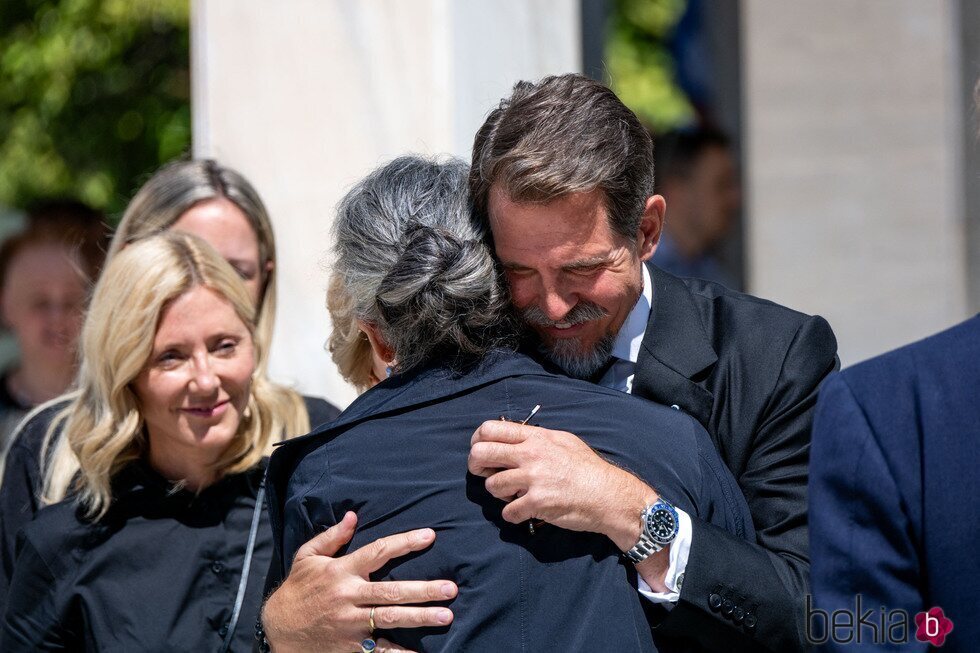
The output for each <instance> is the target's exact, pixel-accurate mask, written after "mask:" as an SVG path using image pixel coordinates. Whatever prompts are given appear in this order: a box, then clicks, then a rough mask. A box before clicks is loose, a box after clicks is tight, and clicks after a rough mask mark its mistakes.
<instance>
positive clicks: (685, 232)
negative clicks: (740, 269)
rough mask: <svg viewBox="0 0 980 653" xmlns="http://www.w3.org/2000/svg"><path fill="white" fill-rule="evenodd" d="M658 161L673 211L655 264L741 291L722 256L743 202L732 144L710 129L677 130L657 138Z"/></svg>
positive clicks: (660, 189) (662, 190)
mask: <svg viewBox="0 0 980 653" xmlns="http://www.w3.org/2000/svg"><path fill="white" fill-rule="evenodd" d="M654 158H655V162H656V178H657V183H656V190H657V193H658V194H660V195H663V198H664V201H665V202H666V203H667V206H669V207H670V217H669V219H668V220H666V221H665V224H664V228H663V235H662V236H661V238H660V245H659V247H657V253H656V255H655V256H654V257H653V262H654V264H656V265H657V267H659V268H660V269H662V270H666V271H667V272H670V273H671V274H673V275H674V276H678V277H693V278H696V279H706V280H708V281H714V282H716V283H720V284H722V285H723V286H727V287H728V288H734V289H738V280H737V279H736V278H735V277H734V275H732V273H731V272H730V271H729V270H727V269H726V268H725V266H724V264H723V263H722V261H721V259H720V258H719V256H718V252H717V250H718V247H719V246H720V245H721V244H722V242H723V241H724V239H725V237H726V236H728V235H729V234H730V233H731V232H732V228H733V227H734V226H735V220H736V218H737V217H738V211H739V208H740V206H741V201H742V200H741V191H740V189H739V181H738V170H737V167H736V165H735V157H734V156H733V154H732V145H731V141H730V140H729V138H728V137H727V136H726V135H725V134H723V133H721V132H720V131H718V130H715V129H711V128H708V127H698V128H695V129H687V130H677V131H673V132H668V133H666V134H664V135H662V136H660V137H659V138H657V147H656V149H655V157H654Z"/></svg>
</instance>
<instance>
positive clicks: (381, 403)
mask: <svg viewBox="0 0 980 653" xmlns="http://www.w3.org/2000/svg"><path fill="white" fill-rule="evenodd" d="M467 172H468V168H467V166H466V165H465V164H463V163H461V162H457V161H452V160H450V161H447V162H444V163H438V162H433V161H429V160H425V159H421V158H417V157H403V158H399V159H396V160H394V161H392V162H391V163H389V164H387V165H384V166H382V167H381V168H379V169H377V170H376V171H374V172H372V173H371V174H370V175H368V176H367V177H366V178H365V179H364V180H363V181H361V182H360V183H358V184H357V185H356V186H355V187H354V188H353V189H352V190H351V191H350V192H349V193H348V194H347V196H346V197H345V198H344V199H343V200H342V201H341V203H340V207H339V209H338V215H337V218H336V221H335V223H334V235H335V246H334V253H335V260H336V263H335V264H334V268H333V271H332V273H333V275H334V276H335V278H339V284H340V285H341V287H342V290H341V292H345V293H346V294H347V295H348V297H349V304H350V305H351V306H352V308H353V311H352V313H353V316H354V318H355V320H356V323H357V325H358V328H359V329H360V330H361V331H363V332H364V333H365V334H366V338H367V340H368V343H369V346H370V348H371V351H372V353H373V359H374V360H376V361H378V363H379V364H376V365H374V366H373V374H374V377H375V378H386V377H387V378H386V380H384V381H382V382H381V383H380V384H378V385H375V386H374V387H373V388H372V389H371V390H369V391H368V392H367V393H366V394H363V395H362V396H361V397H360V398H359V399H358V400H357V401H356V402H355V403H354V404H353V405H352V406H350V407H349V408H348V409H347V410H346V411H345V412H344V413H343V414H342V415H341V417H340V418H339V419H338V420H336V421H335V422H333V423H331V424H329V425H326V426H324V427H322V428H321V429H319V430H317V431H315V432H314V433H313V434H311V435H309V436H306V437H304V438H299V439H297V440H294V441H292V442H290V443H285V444H284V446H282V447H280V448H278V450H277V451H276V452H275V454H274V455H273V457H272V461H271V463H270V466H269V474H268V493H269V506H270V517H271V521H272V527H273V538H274V543H275V553H274V561H273V564H274V566H275V565H278V569H275V568H274V570H273V571H272V572H270V582H271V583H272V584H275V582H276V580H277V579H276V577H277V576H281V575H282V571H283V570H288V569H289V568H290V566H291V563H292V561H293V559H294V555H296V552H297V550H298V549H299V548H300V547H301V546H303V545H304V543H306V542H307V540H309V539H310V538H311V537H313V536H314V535H316V534H318V533H320V532H321V531H322V530H323V529H324V528H325V527H335V530H334V531H333V532H328V533H326V534H323V535H321V537H320V540H321V541H324V542H330V541H333V540H334V539H335V537H336V532H337V530H340V531H344V530H348V531H349V530H350V529H352V528H353V526H354V524H355V518H354V515H353V514H350V512H349V511H354V510H356V511H357V519H356V521H357V523H359V525H360V526H359V528H358V531H357V534H356V536H355V537H354V539H353V541H352V543H351V547H350V549H349V551H351V552H352V553H351V554H350V556H349V558H350V560H351V561H352V562H354V561H360V562H362V563H363V564H364V565H365V566H364V567H363V568H362V572H363V573H364V576H365V581H366V577H367V576H368V574H369V573H370V572H372V571H374V572H375V573H374V574H373V575H372V576H371V577H372V578H374V579H375V580H380V581H388V580H392V579H399V578H429V577H434V576H438V575H442V574H449V575H451V576H452V577H453V578H454V579H455V580H457V581H458V585H459V591H458V595H457V594H456V589H455V585H454V584H452V583H445V584H444V587H442V588H433V589H435V590H436V591H435V592H434V593H433V595H432V598H433V599H438V600H440V601H441V603H442V604H443V605H445V604H446V603H447V602H448V601H447V599H448V598H450V597H453V600H452V601H451V605H452V607H453V610H454V611H455V612H456V613H457V614H458V615H459V617H458V619H456V620H452V611H450V610H448V609H445V608H442V609H440V608H433V611H434V612H435V613H436V614H437V616H439V615H441V616H442V617H443V618H444V624H445V625H444V626H443V627H442V628H433V629H425V630H420V629H415V628H400V626H404V625H412V623H413V622H411V621H409V622H408V623H407V624H405V623H398V622H391V621H389V620H388V619H387V616H388V612H387V607H386V605H385V601H384V599H383V598H380V597H381V596H383V595H384V594H383V592H382V593H381V594H380V595H379V600H378V601H376V603H375V604H373V605H365V606H361V607H360V608H359V609H358V610H356V611H353V613H352V615H351V616H352V617H354V618H357V619H359V621H360V622H361V623H362V624H364V625H365V626H366V627H368V629H367V630H365V636H369V635H371V634H372V633H371V632H369V631H370V628H369V626H370V624H371V623H372V622H373V623H375V625H377V626H378V628H379V629H383V632H385V633H386V634H387V637H388V639H390V640H393V641H394V642H396V643H397V644H398V645H402V646H410V647H412V648H416V649H419V650H427V651H436V650H445V651H460V650H466V651H488V652H490V651H501V650H503V651H511V650H519V649H521V648H522V647H526V648H528V649H530V650H540V649H545V648H553V649H555V650H560V651H592V650H603V649H608V650H616V651H627V650H628V651H655V650H656V648H655V645H654V636H653V633H652V632H651V630H650V629H649V628H646V617H645V615H644V612H643V606H642V603H641V601H642V599H641V598H640V596H639V595H638V594H637V593H636V591H635V590H634V589H633V586H632V584H631V582H630V580H629V578H630V574H631V573H632V572H633V566H632V565H631V564H628V563H627V562H626V561H624V560H623V558H622V555H621V554H622V553H623V552H625V551H628V550H629V549H630V548H631V546H632V544H633V543H634V541H635V540H636V538H637V533H636V532H635V531H636V530H637V528H636V527H637V525H636V524H630V525H629V526H630V527H629V528H627V529H625V530H624V532H622V533H607V534H605V535H608V537H606V536H605V535H600V534H596V533H590V532H587V531H589V530H591V528H592V524H591V523H589V522H587V521H584V520H582V519H580V518H577V517H575V516H569V517H567V518H565V519H562V520H559V521H558V522H557V523H556V524H555V525H554V526H550V527H545V526H541V527H540V528H541V530H540V532H538V531H535V530H533V529H529V528H528V526H527V525H526V524H524V523H519V524H518V525H517V526H514V525H512V524H510V523H508V521H507V519H506V516H507V515H508V513H509V511H511V510H519V507H518V506H519V503H520V499H517V500H516V501H514V502H511V503H510V504H509V505H508V504H507V503H505V502H503V501H501V500H500V499H499V498H498V497H501V496H502V497H508V498H512V494H513V492H511V491H510V490H509V486H510V484H514V483H516V484H517V485H518V486H519V485H520V484H521V483H523V480H522V479H521V478H520V477H519V476H518V475H515V476H514V477H512V478H510V479H508V478H507V475H506V474H501V475H496V476H495V477H494V478H493V481H492V492H493V494H491V492H490V491H487V489H485V488H483V487H481V486H482V483H481V482H480V479H479V478H478V477H477V476H472V475H468V474H466V468H467V459H468V457H469V452H470V439H471V436H472V432H473V431H472V429H473V426H472V424H473V420H474V419H479V418H480V417H481V416H482V418H484V419H490V418H497V419H499V416H500V415H504V416H506V417H507V418H508V419H509V420H512V421H517V420H521V419H524V418H526V417H527V412H528V411H529V409H530V408H531V406H532V405H533V404H535V403H539V404H540V405H541V406H542V407H541V410H540V412H538V413H537V414H536V416H535V418H534V421H535V422H536V423H540V424H548V425H550V426H552V427H555V428H569V427H571V426H572V425H574V426H575V427H576V428H578V429H579V431H580V432H581V433H582V435H583V440H584V442H583V443H580V444H581V446H582V447H583V448H584V449H589V450H590V451H594V452H595V453H591V455H593V456H596V457H598V456H601V457H603V458H604V459H606V460H608V461H610V462H612V463H614V464H616V465H619V467H620V468H621V471H620V479H619V480H620V482H621V483H622V484H623V485H625V486H629V485H631V484H636V485H641V486H642V485H643V482H642V481H640V480H639V479H638V478H637V477H636V476H639V477H642V478H657V479H658V485H657V489H658V492H659V494H660V495H661V496H662V497H665V498H667V497H669V501H670V502H671V505H672V506H674V505H676V506H682V507H683V508H684V510H686V511H688V512H689V513H690V514H693V515H700V516H702V517H703V518H704V519H706V520H708V521H710V522H711V523H713V524H715V525H717V526H718V527H720V528H723V529H725V530H726V531H727V532H730V533H732V534H733V535H734V536H736V537H752V536H753V533H752V527H751V521H752V518H751V515H750V514H749V512H748V507H747V505H746V504H745V500H744V498H743V497H742V496H741V493H740V492H739V490H738V486H737V485H736V484H735V480H734V478H733V477H732V475H731V473H730V472H729V471H728V470H727V469H726V468H725V466H724V464H723V463H722V462H721V459H720V457H719V456H718V454H717V452H716V451H715V449H714V446H713V445H712V444H711V440H710V438H709V437H708V434H707V433H706V432H705V431H704V429H703V428H702V427H701V426H700V425H699V424H698V423H697V422H696V421H695V420H694V419H692V418H691V417H690V416H688V415H684V414H683V413H679V412H677V411H674V410H671V409H670V408H669V407H667V406H657V405H654V404H652V403H650V402H645V401H641V400H639V399H634V398H631V397H629V396H628V395H625V394H623V393H619V392H616V391H615V390H607V389H602V388H598V387H596V386H594V385H592V384H589V383H587V382H584V381H579V380H574V379H569V378H568V377H566V376H564V375H561V374H558V373H554V372H548V371H547V370H546V369H545V368H544V367H542V366H541V365H540V364H538V363H536V362H534V361H533V360H531V359H530V358H528V357H527V356H525V355H523V354H520V353H518V352H517V351H516V350H515V345H516V341H517V330H516V328H515V325H514V320H513V318H512V310H511V308H510V306H509V301H508V297H507V294H506V291H505V290H504V288H503V279H502V274H501V273H500V271H499V269H497V267H496V265H495V263H494V260H493V257H492V254H491V252H490V249H489V247H488V246H487V245H486V244H485V243H484V242H483V239H482V233H481V230H480V229H478V228H476V227H475V226H474V225H473V222H472V216H471V212H470V203H469V192H468V189H467ZM644 246H645V247H648V246H649V243H646V244H645V245H644ZM336 300H337V297H336V296H334V297H331V302H330V306H331V307H333V308H334V309H336V308H337V305H338V302H337V301H336ZM336 313H337V311H336V310H334V311H333V313H332V317H335V316H336V317H340V318H341V320H340V321H341V323H343V322H344V319H343V318H344V317H347V316H349V315H350V313H347V314H341V315H339V316H338V315H336ZM335 360H337V362H338V365H339V367H340V369H341V371H342V373H344V374H345V376H353V377H354V379H355V381H359V379H358V375H360V374H361V373H362V371H361V370H359V369H356V368H357V367H358V364H357V361H351V362H352V363H353V367H354V368H355V369H348V368H347V365H346V364H345V363H346V359H345V358H344V357H343V356H340V357H336V358H335ZM379 368H380V369H379ZM389 375H390V376H389ZM482 446H483V447H484V448H485V449H488V450H489V448H490V447H491V446H492V445H482ZM479 447H481V444H479V443H478V444H477V445H475V446H474V451H476V449H477V448H479ZM328 466H329V470H330V471H329V472H327V473H325V470H327V469H328ZM469 466H470V471H471V472H473V473H474V474H479V473H480V469H478V468H477V467H475V465H474V463H472V461H471V462H470V465H469ZM494 466H495V467H496V465H494ZM382 470H383V472H382ZM625 470H629V471H625ZM634 474H635V475H636V476H634ZM565 480H566V481H567V483H568V487H569V488H574V487H575V486H577V485H579V486H580V485H581V484H582V480H581V479H578V478H576V475H575V473H574V470H570V469H567V468H566V469H565ZM488 485H489V484H488ZM495 495H496V496H495ZM518 496H519V493H518ZM661 505H662V508H661V510H662V511H663V514H662V515H658V517H657V519H661V520H662V523H661V522H659V521H658V522H657V524H658V527H663V528H664V529H667V530H670V531H672V530H673V529H674V528H676V526H677V523H676V520H675V519H674V517H673V515H672V511H673V507H671V506H668V504H667V503H663V504H661ZM610 509H611V510H615V509H616V507H615V506H610ZM345 515H347V516H346V517H345ZM338 524H339V526H338ZM423 525H431V526H433V527H434V530H435V531H437V532H438V533H439V537H438V540H437V541H436V542H435V543H434V544H433V546H432V547H431V548H428V549H426V550H424V551H421V552H420V553H419V554H418V555H417V556H416V557H414V558H413V559H412V560H402V561H399V562H398V563H396V564H395V565H387V566H385V567H384V569H372V567H373V566H374V565H373V564H372V563H373V562H376V561H377V555H376V554H377V549H376V548H375V547H373V546H367V547H365V548H360V545H362V544H365V543H368V542H371V541H373V540H375V539H377V538H381V537H385V536H387V535H392V534H395V533H398V532H399V531H403V530H405V529H408V528H413V527H419V526H423ZM556 526H560V527H561V528H556ZM574 531H579V532H574ZM432 532H433V531H430V530H425V529H423V530H422V531H421V533H420V535H421V536H422V537H423V538H424V537H427V536H428V535H429V534H430V533H432ZM430 539H431V538H430ZM307 548H308V545H307ZM295 564H296V565H297V566H302V565H303V555H302V554H300V556H299V557H298V558H297V561H296V563H295ZM635 571H636V572H639V573H641V574H642V573H644V566H643V565H642V564H640V565H637V567H636V569H635ZM277 572H278V573H277ZM443 589H444V590H446V591H445V592H442V591H439V590H443ZM453 595H455V596H453ZM451 620H452V625H451V626H450V625H449V622H450V621H451ZM363 640H364V637H355V638H351V639H347V640H344V639H342V638H339V637H338V638H334V640H333V642H332V647H334V648H338V649H341V650H348V651H349V650H351V649H356V648H357V647H358V646H359V644H360V642H362V641H363ZM383 646H384V647H387V646H388V645H387V644H383ZM368 648H370V643H369V644H368Z"/></svg>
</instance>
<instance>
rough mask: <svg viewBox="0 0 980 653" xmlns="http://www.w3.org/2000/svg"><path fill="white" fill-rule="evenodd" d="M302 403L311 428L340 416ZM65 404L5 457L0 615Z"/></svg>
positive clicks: (0, 494)
mask: <svg viewBox="0 0 980 653" xmlns="http://www.w3.org/2000/svg"><path fill="white" fill-rule="evenodd" d="M303 402H304V403H305V405H306V410H307V412H308V413H309V416H310V425H311V426H313V427H316V426H318V425H320V424H324V423H326V422H329V421H331V420H333V419H335V418H336V417H337V415H339V414H340V410H339V409H338V408H336V407H335V406H333V405H332V404H330V403H328V402H326V401H324V400H323V399H319V398H316V397H303ZM66 403H67V402H59V403H55V404H53V405H51V406H49V407H48V408H46V409H44V410H43V411H41V412H39V413H38V414H37V415H35V416H34V417H32V418H31V420H30V421H29V422H28V423H27V424H25V425H24V428H23V429H22V430H21V432H20V434H19V435H18V437H17V439H16V440H15V441H14V442H13V444H12V445H11V447H10V451H9V453H8V454H7V460H6V464H5V465H4V470H3V484H2V485H0V615H2V614H3V612H4V607H5V606H6V601H7V592H8V591H9V585H10V579H11V576H12V575H13V573H14V556H15V550H16V544H17V533H18V532H19V531H20V530H21V529H22V528H23V527H24V526H25V525H26V524H27V523H28V522H30V521H31V519H32V518H33V517H34V513H36V512H37V511H38V510H39V509H40V502H39V501H38V495H39V493H40V489H41V445H42V444H43V442H44V436H45V434H46V433H47V432H48V426H50V425H51V420H53V419H54V416H55V415H57V414H58V413H59V412H60V411H61V410H62V409H63V408H64V407H65V405H66ZM291 435H299V434H296V433H294V434H291Z"/></svg>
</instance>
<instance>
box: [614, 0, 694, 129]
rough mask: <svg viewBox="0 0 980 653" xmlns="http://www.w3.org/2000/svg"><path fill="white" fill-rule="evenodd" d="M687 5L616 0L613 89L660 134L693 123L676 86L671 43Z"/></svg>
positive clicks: (678, 1) (666, 0)
mask: <svg viewBox="0 0 980 653" xmlns="http://www.w3.org/2000/svg"><path fill="white" fill-rule="evenodd" d="M686 4H687V3H686V1H685V0H615V2H613V11H612V16H611V17H610V21H609V34H608V36H607V39H606V57H605V60H606V66H607V68H608V71H609V77H610V84H611V86H612V89H613V90H614V91H615V92H616V94H617V95H618V96H619V97H620V98H621V99H622V100H623V102H624V103H625V104H626V106H628V107H629V108H630V109H632V110H633V111H634V112H636V114H637V115H638V116H639V117H640V119H641V120H643V121H644V122H645V123H646V124H647V126H649V127H651V128H652V129H654V130H656V131H666V130H668V129H671V128H673V127H678V126H681V125H684V124H687V123H689V122H691V120H692V119H693V117H694V109H693V108H692V107H691V105H690V103H689V102H688V100H687V97H686V96H685V95H684V92H683V91H682V90H681V89H680V88H679V87H678V86H677V84H676V83H675V82H674V63H673V58H672V57H671V55H670V53H669V52H668V50H667V47H666V42H667V39H668V38H669V36H670V33H671V31H672V30H673V28H674V26H675V25H676V24H677V22H678V21H679V20H680V19H681V16H682V15H683V14H684V8H685V5H686Z"/></svg>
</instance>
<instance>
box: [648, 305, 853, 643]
mask: <svg viewBox="0 0 980 653" xmlns="http://www.w3.org/2000/svg"><path fill="white" fill-rule="evenodd" d="M836 351H837V342H836V339H835V338H834V335H833V332H832V331H831V328H830V325H828V324H827V322H826V321H825V320H824V319H823V318H820V317H812V318H809V319H808V320H807V321H805V322H804V323H803V324H802V325H801V326H800V328H799V329H798V330H797V333H796V335H795V337H794V338H793V340H792V342H791V344H790V346H789V348H788V350H787V352H786V354H785V356H784V359H783V365H782V368H781V370H780V373H779V376H778V379H777V381H776V384H775V386H774V388H773V390H772V392H771V393H770V395H769V400H768V402H767V404H766V408H765V410H764V411H763V413H762V415H761V418H760V420H759V425H758V427H757V428H756V431H755V434H754V440H753V445H752V450H751V455H750V456H749V459H748V462H747V464H746V466H745V469H744V471H742V473H741V474H739V475H738V479H737V480H738V484H739V487H740V488H741V490H742V492H743V494H744V495H745V498H746V500H747V502H748V505H749V510H750V511H751V513H752V520H753V523H754V525H755V530H756V540H755V541H754V542H752V541H746V540H743V539H739V538H738V537H735V536H733V535H731V534H729V533H728V532H726V531H725V530H723V529H721V528H718V527H717V526H714V525H712V524H709V523H705V522H704V521H702V520H699V519H697V518H694V517H692V519H691V521H692V527H693V537H692V542H691V551H690V556H689V558H688V563H687V568H686V570H685V574H684V583H683V587H682V590H681V594H680V600H679V601H678V603H677V605H676V606H675V607H674V608H673V609H672V610H671V611H670V612H669V614H668V615H667V616H666V618H665V619H664V620H663V622H662V623H661V624H660V625H659V628H662V629H663V631H664V633H665V634H671V635H676V636H679V637H687V638H690V637H693V638H694V639H696V640H697V641H698V643H699V644H700V645H701V646H703V647H705V648H707V649H708V650H715V651H736V650H750V651H759V650H772V651H777V652H779V653H783V652H784V651H799V650H806V649H807V648H808V645H807V643H806V640H805V635H804V616H803V601H804V597H805V595H806V594H808V593H809V550H808V548H809V545H808V541H807V466H808V462H809V449H810V432H811V428H812V423H813V414H814V406H815V405H816V400H817V391H818V387H819V385H820V383H821V382H822V381H823V379H824V378H826V377H827V375H828V374H830V373H831V372H833V371H835V370H836V369H838V368H839V366H840V362H839V361H838V359H837V356H836ZM719 599H720V601H721V604H720V605H719ZM738 615H741V619H738V618H737V617H738Z"/></svg>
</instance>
